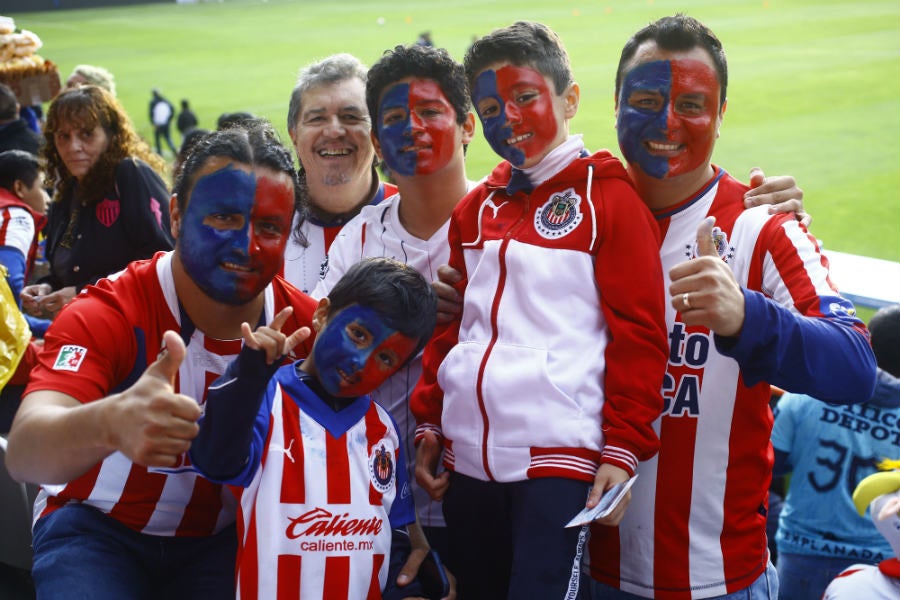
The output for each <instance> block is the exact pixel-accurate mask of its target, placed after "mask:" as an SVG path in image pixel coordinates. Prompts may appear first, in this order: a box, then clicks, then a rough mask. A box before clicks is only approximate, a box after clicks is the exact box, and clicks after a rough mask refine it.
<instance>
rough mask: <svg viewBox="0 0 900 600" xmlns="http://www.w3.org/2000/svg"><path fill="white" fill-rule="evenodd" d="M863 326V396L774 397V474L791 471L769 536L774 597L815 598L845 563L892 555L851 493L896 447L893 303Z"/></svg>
mask: <svg viewBox="0 0 900 600" xmlns="http://www.w3.org/2000/svg"><path fill="white" fill-rule="evenodd" d="M869 331H870V333H871V336H872V348H873V350H874V351H875V359H876V360H877V363H878V382H877V384H876V387H875V393H874V394H873V395H872V398H871V399H870V400H869V401H868V402H865V403H862V404H856V405H851V406H836V405H833V404H826V403H824V402H821V401H819V400H817V399H815V398H813V397H811V396H805V395H801V394H784V395H783V396H782V397H781V400H779V402H778V406H777V412H776V416H775V427H774V429H773V431H772V445H773V446H774V447H775V474H776V475H779V474H782V475H783V474H787V473H788V472H789V471H793V475H792V477H791V484H790V487H789V488H788V492H787V497H786V498H785V502H784V506H783V508H782V510H781V516H780V518H779V523H778V533H777V535H776V542H777V544H778V565H777V567H778V579H779V580H780V589H779V593H778V597H779V598H780V599H781V600H819V598H821V597H822V593H823V592H824V591H825V588H826V587H827V586H828V582H830V581H831V580H832V579H834V578H835V577H836V576H837V575H838V574H839V573H840V572H841V571H843V570H844V569H845V568H847V567H849V566H850V565H853V564H856V563H869V564H874V563H877V562H879V561H881V560H884V559H886V558H888V557H890V556H892V550H891V547H890V545H889V544H888V542H887V541H886V540H885V539H884V537H882V535H881V534H880V533H879V532H878V530H877V529H876V528H875V526H874V525H873V524H872V521H871V520H870V519H868V518H866V517H865V516H861V515H859V514H858V513H857V511H856V507H855V506H854V503H853V498H852V494H853V490H854V489H855V488H856V485H857V484H858V483H859V482H860V481H862V479H863V478H865V477H866V476H868V475H871V474H872V473H874V472H875V471H876V470H877V469H876V464H877V463H878V462H879V461H881V460H882V459H884V458H887V457H893V456H895V455H896V454H897V446H896V441H895V435H894V434H895V432H896V428H893V427H886V424H888V423H894V424H896V423H897V422H898V419H900V379H898V377H900V305H895V306H891V307H888V308H883V309H881V310H880V311H878V312H877V313H875V315H874V316H873V317H872V319H871V320H870V321H869Z"/></svg>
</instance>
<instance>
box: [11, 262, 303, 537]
mask: <svg viewBox="0 0 900 600" xmlns="http://www.w3.org/2000/svg"><path fill="white" fill-rule="evenodd" d="M171 261H172V253H158V254H157V255H156V256H154V257H153V258H152V259H149V260H145V261H138V262H133V263H131V264H130V265H129V266H128V267H126V269H124V270H123V271H120V272H119V273H117V274H115V275H112V276H110V277H109V278H108V279H103V280H100V281H99V282H98V283H97V285H96V286H91V287H88V288H87V289H86V291H85V292H83V293H82V294H79V296H78V297H76V299H75V300H74V301H73V302H72V304H71V305H69V306H67V307H66V310H64V311H62V312H61V313H60V315H59V316H58V317H57V319H56V320H55V321H54V323H53V325H52V326H51V327H50V329H49V331H48V332H47V336H46V338H45V345H44V351H43V352H42V353H41V355H40V358H39V364H38V365H37V366H36V367H35V369H34V370H33V371H32V374H31V380H30V382H29V385H28V388H27V389H26V394H27V393H30V392H34V391H38V390H53V391H58V392H62V393H64V394H68V395H69V396H72V397H74V398H76V399H77V400H79V401H80V402H83V403H87V402H92V401H94V400H98V399H100V398H103V397H105V396H108V395H109V394H112V393H115V392H119V391H122V390H124V389H126V388H128V387H130V386H131V385H132V384H133V383H134V382H135V381H136V380H137V379H138V378H139V377H140V376H141V374H142V373H143V372H144V370H146V368H147V366H148V365H149V364H150V363H152V362H153V361H155V360H156V357H157V355H158V354H159V352H160V350H161V342H162V337H163V333H164V332H165V331H166V330H168V329H171V330H173V331H177V332H180V333H181V335H182V337H183V338H185V341H186V342H187V356H186V357H185V360H184V361H183V362H182V364H181V368H180V370H179V372H178V377H177V380H176V391H178V392H180V393H182V394H186V395H188V396H191V397H192V398H195V399H196V400H197V401H198V402H199V403H200V404H201V405H202V404H203V403H204V402H205V399H206V388H207V387H208V386H209V384H210V383H211V382H213V381H214V380H215V379H216V378H217V377H218V376H219V375H221V374H222V373H223V372H224V371H225V368H226V366H227V365H228V363H229V362H230V361H231V360H232V359H234V358H235V356H236V355H237V354H238V352H239V351H240V347H241V340H217V339H212V338H209V337H206V336H205V335H204V334H203V332H201V331H200V330H198V329H196V328H195V327H194V326H193V324H192V323H190V321H189V320H188V319H187V315H186V314H185V313H184V311H182V310H181V307H180V304H179V302H178V298H177V296H176V293H175V284H174V281H173V279H172V266H171ZM263 293H264V294H265V310H264V315H263V319H264V320H265V322H266V323H268V322H270V321H271V320H272V318H274V316H275V314H277V312H278V311H280V310H281V309H282V308H284V307H285V306H288V305H292V306H294V313H293V315H292V316H291V318H290V319H289V322H288V324H287V325H286V327H285V329H283V331H285V332H288V331H294V330H296V329H297V328H299V327H302V326H308V325H310V322H311V316H312V312H313V310H314V309H315V303H314V302H313V301H312V299H311V298H309V297H308V296H306V295H305V294H301V293H300V292H299V291H298V290H296V289H295V288H293V287H292V286H290V285H288V284H287V283H286V282H285V281H283V280H281V279H280V278H277V277H276V278H275V280H273V281H272V283H270V284H269V285H268V286H267V287H266V289H265V291H264V292H263ZM308 351H309V347H308V346H307V345H305V344H304V345H303V346H302V347H300V348H297V349H295V352H297V353H299V354H300V355H302V356H305V354H306V353H307V352H308ZM68 502H83V503H85V504H88V505H90V506H93V507H94V508H97V509H98V510H100V511H102V512H104V513H106V514H108V515H109V516H111V517H113V518H115V519H116V520H118V521H120V522H121V523H123V524H124V525H126V526H128V527H130V528H131V529H134V530H136V531H140V532H143V533H147V534H152V535H163V536H203V535H211V534H213V533H215V532H218V531H219V530H221V529H222V528H223V527H225V526H226V525H229V524H231V523H233V522H234V519H235V508H236V507H235V503H234V498H233V496H232V495H231V494H229V493H227V491H223V489H222V486H220V485H217V484H214V483H212V482H210V481H208V480H206V479H205V478H203V477H200V476H199V475H197V474H196V472H194V471H193V469H192V467H191V465H190V461H189V460H188V457H187V454H185V455H183V456H182V460H181V461H180V463H179V464H178V465H176V466H174V467H171V468H146V467H142V466H140V465H137V464H135V463H132V462H131V461H130V460H129V459H128V458H126V457H125V455H123V454H122V453H120V452H114V453H113V454H111V455H109V456H108V457H107V458H106V459H104V460H103V461H102V462H100V463H98V464H96V465H94V466H93V467H92V468H91V469H90V470H89V471H87V472H86V473H85V474H84V475H82V476H81V477H79V478H77V479H75V480H73V481H71V482H69V483H67V484H65V485H46V486H43V487H42V489H41V492H40V495H39V496H38V499H37V501H36V502H35V508H34V516H35V520H37V519H39V518H40V517H43V516H45V515H47V514H49V513H51V512H53V511H54V510H55V509H57V508H59V507H60V506H63V505H64V504H66V503H68Z"/></svg>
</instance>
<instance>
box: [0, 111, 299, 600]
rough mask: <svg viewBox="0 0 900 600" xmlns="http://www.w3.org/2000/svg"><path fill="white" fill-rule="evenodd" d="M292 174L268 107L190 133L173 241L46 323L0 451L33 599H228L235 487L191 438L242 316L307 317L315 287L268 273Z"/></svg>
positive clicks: (285, 229)
mask: <svg viewBox="0 0 900 600" xmlns="http://www.w3.org/2000/svg"><path fill="white" fill-rule="evenodd" d="M296 184H297V180H296V173H295V171H294V168H293V164H292V160H291V156H290V154H289V152H288V151H287V150H286V149H285V148H284V147H283V146H282V145H281V144H280V143H279V142H278V141H277V138H276V136H275V132H274V130H273V129H272V128H271V126H270V125H268V124H267V123H254V124H248V125H247V129H233V130H229V131H225V132H217V133H214V134H211V135H210V136H208V137H206V138H204V140H203V141H201V142H200V143H199V144H198V145H197V146H196V148H195V149H194V152H192V153H191V155H190V156H189V157H188V159H187V161H186V162H185V165H184V169H183V171H182V173H181V176H180V177H179V179H178V181H177V182H176V184H175V194H174V195H173V197H172V201H171V205H170V206H171V215H172V227H173V233H175V234H176V238H177V241H176V246H175V250H174V252H167V253H162V252H161V253H158V254H156V255H155V256H154V257H153V258H152V259H149V260H146V261H138V262H134V263H131V264H130V265H129V266H128V267H127V268H126V269H124V270H123V271H121V272H119V273H117V274H115V275H114V276H111V277H109V278H106V279H102V280H101V281H99V282H98V283H97V285H96V286H89V287H88V288H87V289H86V290H85V291H84V292H83V293H82V294H79V296H78V297H77V298H76V299H75V300H74V301H73V302H72V303H71V304H70V305H69V306H67V307H66V309H65V310H64V311H62V312H61V313H60V315H59V316H58V317H57V318H56V320H54V322H53V324H52V325H51V326H50V328H49V330H48V332H47V335H46V337H45V344H44V351H43V353H42V354H41V355H40V356H39V362H38V365H37V366H36V367H35V368H34V370H33V371H32V372H31V381H30V382H29V384H28V387H27V388H26V390H25V397H24V399H23V401H22V405H21V407H20V409H19V411H18V413H17V415H16V419H15V421H14V423H13V426H12V429H11V431H10V435H9V448H8V453H7V456H6V458H7V466H8V468H9V470H10V472H11V473H12V474H13V476H15V477H17V478H20V479H23V480H27V481H32V482H40V483H41V484H42V489H41V493H40V495H39V497H38V500H37V502H36V503H35V525H34V544H33V545H34V567H33V569H32V575H33V579H34V582H35V585H36V588H37V594H38V597H46V598H69V597H83V598H129V597H134V596H135V595H136V594H141V595H145V596H147V597H159V598H175V597H192V598H233V597H234V562H235V546H236V537H237V536H236V534H235V517H236V512H235V501H234V497H233V496H232V494H231V493H230V492H229V491H228V490H227V489H225V488H224V487H223V486H221V485H218V484H215V483H213V482H211V481H209V480H207V479H206V478H204V477H201V476H199V475H198V474H197V472H196V470H195V469H194V468H193V467H192V466H191V464H190V460H189V457H188V454H187V452H188V448H189V447H190V444H191V440H192V439H193V438H194V437H195V436H196V434H197V423H196V421H197V419H198V418H199V417H200V414H201V406H202V405H203V403H204V402H205V401H206V396H207V389H208V387H209V384H210V382H212V381H213V380H215V379H216V378H217V377H219V376H220V375H221V374H222V373H223V372H224V371H225V368H226V367H227V365H228V364H229V363H230V362H231V361H232V360H233V359H234V357H235V356H237V354H238V353H239V351H240V349H241V332H242V329H241V325H242V323H244V322H248V323H266V322H269V321H271V320H272V319H274V318H276V315H278V318H279V319H280V324H281V326H282V329H283V330H284V331H285V332H286V333H293V332H294V331H296V330H301V331H306V332H308V329H304V326H307V325H309V324H310V323H311V318H312V314H313V311H314V310H315V306H316V305H315V302H314V301H313V300H312V299H311V298H309V297H308V296H306V295H305V294H303V293H301V292H300V291H299V290H297V289H295V288H294V287H292V286H290V285H289V284H287V283H286V282H285V281H283V280H281V279H280V278H275V277H274V274H275V273H277V272H278V270H279V269H280V268H281V262H282V260H283V252H284V247H285V244H286V243H287V239H288V236H289V235H290V227H291V217H292V214H293V210H294V198H295V194H296V193H297V189H296ZM288 307H290V308H288ZM185 346H186V347H185ZM308 350H309V346H308V345H304V346H299V345H298V346H297V347H296V348H295V351H296V352H297V353H298V354H299V355H301V356H305V355H306V353H307V352H308ZM138 590H139V592H138Z"/></svg>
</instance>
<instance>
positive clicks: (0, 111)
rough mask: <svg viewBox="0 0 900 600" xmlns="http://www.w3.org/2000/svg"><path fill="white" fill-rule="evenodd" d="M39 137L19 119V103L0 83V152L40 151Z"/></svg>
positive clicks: (10, 90)
mask: <svg viewBox="0 0 900 600" xmlns="http://www.w3.org/2000/svg"><path fill="white" fill-rule="evenodd" d="M42 141H43V140H41V136H40V135H38V134H37V133H35V132H34V131H33V130H32V129H31V128H30V127H28V124H27V123H26V122H25V121H23V120H22V119H21V118H19V101H18V100H17V99H16V95H15V93H13V91H12V89H11V88H10V87H9V86H8V85H6V84H3V83H0V152H3V151H4V150H24V151H25V152H30V153H31V154H37V153H38V152H39V151H40V148H41V143H42Z"/></svg>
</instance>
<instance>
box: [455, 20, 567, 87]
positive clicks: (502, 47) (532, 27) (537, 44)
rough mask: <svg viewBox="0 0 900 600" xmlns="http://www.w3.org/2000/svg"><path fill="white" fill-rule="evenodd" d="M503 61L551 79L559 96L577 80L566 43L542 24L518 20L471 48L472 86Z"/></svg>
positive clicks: (468, 57) (467, 62)
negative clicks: (486, 69) (484, 71)
mask: <svg viewBox="0 0 900 600" xmlns="http://www.w3.org/2000/svg"><path fill="white" fill-rule="evenodd" d="M501 61H505V62H509V63H511V64H513V65H516V66H518V67H532V68H533V69H535V70H537V71H538V72H540V73H541V74H543V75H544V76H545V77H549V78H550V79H551V80H553V87H554V89H555V91H556V95H557V96H559V95H561V94H562V93H563V92H564V91H565V90H566V88H567V87H569V85H570V84H571V83H572V82H573V81H574V78H573V76H572V67H571V66H570V65H569V55H568V54H566V49H565V46H563V43H562V40H561V39H559V36H558V35H556V32H555V31H553V30H552V29H550V28H549V27H547V26H546V25H544V24H542V23H534V22H531V21H517V22H516V23H513V24H512V25H510V26H508V27H503V28H502V29H495V30H494V31H492V32H491V33H489V34H487V35H486V36H484V37H483V38H481V39H479V40H476V41H475V42H474V43H473V44H472V45H471V46H469V49H468V50H467V51H466V58H465V61H464V64H465V65H466V77H468V78H469V86H470V87H471V86H474V84H475V78H476V77H477V76H478V74H479V73H481V71H483V70H484V69H485V68H487V67H489V66H491V65H492V64H494V63H496V62H501Z"/></svg>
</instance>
